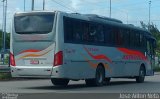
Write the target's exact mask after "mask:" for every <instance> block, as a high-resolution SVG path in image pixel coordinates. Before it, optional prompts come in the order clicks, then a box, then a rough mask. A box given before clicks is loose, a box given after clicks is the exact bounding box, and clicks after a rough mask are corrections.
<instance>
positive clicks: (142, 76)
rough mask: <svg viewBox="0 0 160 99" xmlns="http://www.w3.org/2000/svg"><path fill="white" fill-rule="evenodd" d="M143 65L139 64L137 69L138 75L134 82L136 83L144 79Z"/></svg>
mask: <svg viewBox="0 0 160 99" xmlns="http://www.w3.org/2000/svg"><path fill="white" fill-rule="evenodd" d="M145 75H146V74H145V67H144V66H141V67H140V70H139V76H137V77H136V82H137V83H143V82H144V79H145Z"/></svg>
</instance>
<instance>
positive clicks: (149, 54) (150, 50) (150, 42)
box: [147, 39, 155, 74]
mask: <svg viewBox="0 0 160 99" xmlns="http://www.w3.org/2000/svg"><path fill="white" fill-rule="evenodd" d="M154 49H155V46H154V40H153V39H148V40H147V58H148V61H149V63H150V64H149V65H150V66H149V67H148V69H149V70H150V72H149V74H153V68H154V65H155V58H154V57H155V51H154Z"/></svg>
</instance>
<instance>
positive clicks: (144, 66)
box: [140, 63, 146, 75]
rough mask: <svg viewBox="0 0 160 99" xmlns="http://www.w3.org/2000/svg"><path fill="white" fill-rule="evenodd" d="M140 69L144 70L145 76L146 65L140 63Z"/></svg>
mask: <svg viewBox="0 0 160 99" xmlns="http://www.w3.org/2000/svg"><path fill="white" fill-rule="evenodd" d="M141 67H142V68H144V70H145V75H146V65H145V64H144V63H142V64H141V66H140V68H141Z"/></svg>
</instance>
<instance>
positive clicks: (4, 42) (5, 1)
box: [2, 0, 7, 64]
mask: <svg viewBox="0 0 160 99" xmlns="http://www.w3.org/2000/svg"><path fill="white" fill-rule="evenodd" d="M2 2H3V50H2V58H3V60H2V61H3V64H4V55H5V49H6V46H5V45H6V18H7V0H3V1H2Z"/></svg>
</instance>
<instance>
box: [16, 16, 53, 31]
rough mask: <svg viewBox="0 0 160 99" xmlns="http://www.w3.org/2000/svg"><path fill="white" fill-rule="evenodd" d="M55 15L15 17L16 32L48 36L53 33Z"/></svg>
mask: <svg viewBox="0 0 160 99" xmlns="http://www.w3.org/2000/svg"><path fill="white" fill-rule="evenodd" d="M53 22H54V14H53V13H32V14H20V15H15V18H14V24H15V32H16V33H18V34H46V33H49V32H51V31H52V28H53Z"/></svg>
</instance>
